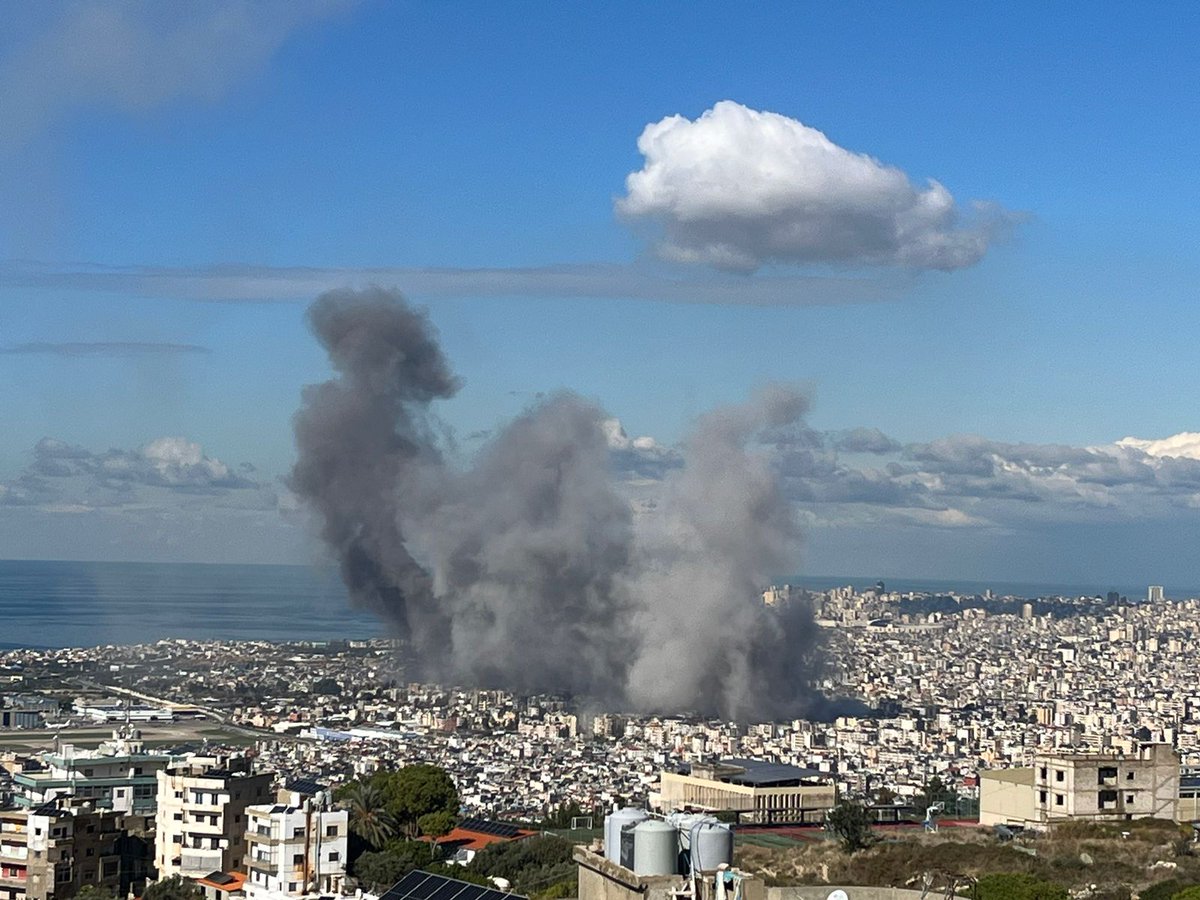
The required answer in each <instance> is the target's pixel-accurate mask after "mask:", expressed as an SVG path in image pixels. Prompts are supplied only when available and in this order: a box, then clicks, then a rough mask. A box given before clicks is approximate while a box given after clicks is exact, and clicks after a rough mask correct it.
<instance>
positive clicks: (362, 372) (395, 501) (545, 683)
mask: <svg viewBox="0 0 1200 900" xmlns="http://www.w3.org/2000/svg"><path fill="white" fill-rule="evenodd" d="M309 321H310V325H311V326H312V329H313V332H314V334H315V335H316V336H317V338H318V340H320V342H321V343H322V345H323V346H324V347H325V348H326V349H327V350H328V352H329V356H330V361H331V363H332V365H333V368H334V369H335V372H336V377H335V378H334V379H333V380H331V381H328V382H325V383H324V384H320V385H314V386H310V387H309V388H307V389H306V390H305V393H304V398H303V403H302V406H301V409H300V411H299V412H298V413H297V415H296V419H295V431H296V445H297V451H298V460H297V463H296V466H295V468H294V469H293V471H292V474H291V478H290V484H291V487H292V489H293V490H294V491H296V493H297V494H298V495H299V496H300V497H301V498H302V499H303V500H304V501H305V502H306V503H307V504H308V506H309V507H310V508H312V509H313V510H314V511H315V512H316V513H317V514H318V517H319V519H320V521H321V525H322V535H323V537H324V539H325V541H326V543H327V544H328V545H329V547H330V548H331V550H332V551H333V553H334V554H335V556H336V557H337V559H338V561H339V563H340V566H341V570H342V575H343V577H344V579H345V581H346V584H347V587H348V588H349V590H350V593H351V596H352V597H353V599H354V601H355V602H356V603H358V604H360V605H362V606H365V607H367V608H369V609H371V610H373V611H375V612H376V613H378V614H379V615H381V616H382V617H383V618H385V619H386V620H387V621H388V622H390V623H392V625H393V627H394V628H395V630H396V632H397V633H398V634H400V635H402V636H404V637H406V638H408V641H409V647H410V651H411V657H412V659H411V661H410V662H411V663H413V664H415V666H416V671H417V672H418V673H419V674H421V675H423V676H426V677H431V678H438V679H441V680H453V681H457V682H460V683H467V684H472V685H479V686H491V687H500V688H506V689H509V690H514V691H517V692H522V693H535V692H566V693H571V694H573V695H575V696H577V697H580V698H584V697H586V698H591V699H593V700H595V701H598V702H600V703H603V704H606V705H609V706H610V707H611V706H612V705H619V706H623V707H632V708H636V709H641V710H653V711H661V712H683V711H697V712H703V713H712V714H720V715H723V716H726V717H731V718H741V719H750V718H759V719H763V718H780V717H792V716H798V715H802V714H803V713H804V711H805V709H806V708H807V706H808V703H809V700H810V696H809V689H808V687H807V679H808V676H809V674H810V672H811V664H812V661H813V659H814V656H815V654H814V645H813V635H814V633H815V629H814V628H813V627H812V623H811V621H809V619H808V617H807V615H806V613H805V611H803V610H800V609H791V610H786V611H782V612H779V611H775V610H770V609H767V608H766V607H764V605H763V604H762V602H761V599H760V598H759V595H758V592H759V590H761V588H762V586H763V585H764V584H765V583H766V582H767V581H768V580H769V579H770V578H771V577H772V576H774V575H776V574H777V573H780V572H785V571H788V570H789V569H790V568H792V567H793V566H794V563H795V560H796V554H797V552H798V549H799V543H800V533H799V530H798V528H797V525H796V522H795V519H794V517H793V514H792V510H791V507H790V505H789V503H788V501H787V500H786V497H785V492H784V491H783V490H782V485H781V483H780V476H779V474H778V472H777V471H776V468H775V466H774V464H773V457H772V454H771V452H770V445H771V444H773V443H774V444H786V443H787V442H788V440H789V435H791V434H792V433H794V432H796V431H798V430H799V429H801V428H803V415H804V413H805V411H806V409H807V399H806V398H805V396H804V395H802V394H800V393H798V392H796V391H795V390H793V389H791V388H787V387H773V388H769V389H766V390H763V391H761V392H760V393H759V394H758V395H756V396H755V397H753V398H751V400H750V401H748V402H747V403H746V404H743V405H740V406H734V407H729V408H725V409H720V410H716V411H714V412H711V413H709V414H707V415H706V416H704V417H702V418H701V419H700V420H699V422H698V423H697V426H696V428H695V430H694V431H693V433H692V434H691V435H690V436H689V437H688V438H687V440H686V441H685V443H684V446H683V460H684V461H683V464H682V466H680V467H679V468H677V469H675V470H674V471H672V472H671V473H670V474H669V475H668V476H667V478H666V479H665V481H664V482H663V484H662V485H661V487H662V493H661V497H660V499H659V501H658V502H657V503H656V504H655V508H654V509H653V510H651V511H649V512H646V513H643V514H639V515H637V516H634V515H633V513H632V507H631V504H630V502H629V501H628V499H627V498H626V496H625V495H624V494H623V492H622V488H621V479H620V477H619V473H617V472H616V471H614V467H613V455H612V453H611V451H610V446H609V442H608V436H607V432H606V422H608V420H609V417H608V415H607V414H606V413H605V412H604V411H603V410H602V409H600V408H599V407H598V406H597V405H596V404H595V403H592V402H591V401H588V400H586V399H584V398H581V397H579V396H577V395H574V394H571V393H567V392H563V393H558V394H553V395H550V396H549V397H547V398H545V399H542V400H540V401H539V402H538V403H536V404H535V405H533V406H532V407H530V408H529V409H528V410H526V411H525V412H524V413H523V414H522V415H520V416H519V417H517V418H516V419H515V420H513V421H512V422H511V423H509V424H508V425H506V426H505V427H504V428H503V429H501V430H500V431H499V432H498V433H497V434H496V435H495V436H494V437H493V438H492V439H491V440H490V441H489V442H488V443H487V445H486V446H484V447H483V448H482V450H481V451H480V452H479V454H478V455H477V457H476V458H475V459H474V461H473V462H472V464H471V465H470V466H469V467H467V468H461V467H455V466H452V465H450V464H448V463H447V461H446V459H445V458H444V455H443V453H442V450H441V448H442V445H443V443H444V438H443V435H444V434H445V429H444V428H443V427H442V426H441V424H440V422H439V420H438V419H437V417H436V416H435V414H434V413H433V411H432V409H431V406H432V404H433V403H435V402H436V401H437V400H439V399H446V398H449V397H452V396H453V395H454V393H455V391H456V390H457V387H458V380H457V379H456V378H455V376H454V375H453V373H452V372H451V370H450V367H449V364H448V363H447V361H446V359H445V357H444V356H443V354H442V352H441V349H440V347H439V345H438V342H437V339H436V335H435V333H434V330H433V327H432V325H431V323H430V322H429V320H428V318H427V316H426V315H425V314H424V313H423V312H420V311H416V310H414V309H412V308H411V307H410V306H409V305H408V304H407V303H406V302H405V301H404V299H403V298H402V297H401V296H400V295H399V294H398V293H396V292H393V291H386V290H381V289H378V288H375V289H371V290H367V291H362V292H354V291H334V292H330V293H327V294H324V295H322V296H321V297H320V298H319V299H318V300H317V301H316V302H315V303H314V304H313V306H312V308H311V309H310V311H309Z"/></svg>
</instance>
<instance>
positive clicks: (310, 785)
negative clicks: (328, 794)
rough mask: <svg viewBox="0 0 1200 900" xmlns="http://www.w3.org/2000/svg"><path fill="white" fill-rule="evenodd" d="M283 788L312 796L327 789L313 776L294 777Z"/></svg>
mask: <svg viewBox="0 0 1200 900" xmlns="http://www.w3.org/2000/svg"><path fill="white" fill-rule="evenodd" d="M283 788H284V790H287V791H295V792H296V793H298V794H308V795H310V796H312V795H314V794H316V793H317V791H323V790H325V788H324V787H322V786H321V785H320V784H318V783H317V782H315V781H313V780H312V779H311V778H293V779H292V780H291V781H289V782H287V784H285V785H284V786H283Z"/></svg>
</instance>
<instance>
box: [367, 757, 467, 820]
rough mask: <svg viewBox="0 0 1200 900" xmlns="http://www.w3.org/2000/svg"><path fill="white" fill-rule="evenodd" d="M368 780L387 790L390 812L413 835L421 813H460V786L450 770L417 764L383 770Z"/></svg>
mask: <svg viewBox="0 0 1200 900" xmlns="http://www.w3.org/2000/svg"><path fill="white" fill-rule="evenodd" d="M368 783H369V784H372V785H375V786H376V787H378V788H379V789H380V791H382V792H383V796H384V799H385V801H386V806H387V811H388V812H389V813H390V814H391V815H392V817H393V818H394V819H395V821H396V823H397V825H399V826H400V827H401V828H402V829H403V830H404V832H405V833H406V834H407V835H408V836H409V837H415V836H416V833H417V820H418V819H420V818H421V816H424V815H428V814H429V813H435V812H448V813H450V814H451V815H455V814H457V813H458V807H459V797H458V788H457V787H455V785H454V780H453V779H452V778H451V777H450V773H449V772H447V771H446V770H445V769H442V768H439V767H438V766H430V765H415V766H405V767H404V768H403V769H399V770H397V771H394V772H388V771H380V772H376V773H375V774H374V775H372V776H371V779H370V781H369V782H368Z"/></svg>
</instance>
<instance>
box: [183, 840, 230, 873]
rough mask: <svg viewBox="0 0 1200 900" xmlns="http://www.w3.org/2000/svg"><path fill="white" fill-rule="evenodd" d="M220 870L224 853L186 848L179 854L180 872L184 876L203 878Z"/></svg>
mask: <svg viewBox="0 0 1200 900" xmlns="http://www.w3.org/2000/svg"><path fill="white" fill-rule="evenodd" d="M220 868H222V853H221V851H220V850H201V849H199V848H197V847H184V848H183V850H182V851H181V852H180V854H179V870H180V871H181V872H182V873H183V874H184V875H191V876H194V877H203V876H205V875H207V874H208V873H210V872H215V871H216V870H218V869H220Z"/></svg>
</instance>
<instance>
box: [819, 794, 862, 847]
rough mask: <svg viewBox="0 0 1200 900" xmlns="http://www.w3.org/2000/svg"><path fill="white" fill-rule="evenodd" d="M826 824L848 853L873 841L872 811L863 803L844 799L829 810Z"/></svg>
mask: <svg viewBox="0 0 1200 900" xmlns="http://www.w3.org/2000/svg"><path fill="white" fill-rule="evenodd" d="M826 824H827V825H828V827H829V830H830V831H831V832H832V833H833V834H834V835H836V836H837V839H838V840H839V841H841V843H842V849H843V850H845V851H846V852H847V853H853V852H854V851H856V850H862V849H863V848H864V847H867V846H868V845H870V843H871V840H872V837H873V836H872V834H871V813H870V811H869V810H868V809H867V808H866V807H865V806H863V805H862V804H861V803H855V802H853V801H852V800H843V801H842V802H841V803H839V804H838V805H837V806H835V807H834V808H833V809H831V810H830V811H829V816H828V818H827V819H826Z"/></svg>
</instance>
